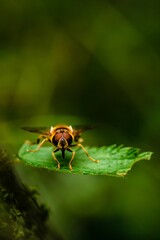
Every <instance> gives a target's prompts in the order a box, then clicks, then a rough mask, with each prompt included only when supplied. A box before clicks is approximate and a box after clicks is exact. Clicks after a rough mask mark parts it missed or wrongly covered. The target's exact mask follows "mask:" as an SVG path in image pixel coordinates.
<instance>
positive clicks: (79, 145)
mask: <svg viewBox="0 0 160 240" xmlns="http://www.w3.org/2000/svg"><path fill="white" fill-rule="evenodd" d="M76 146H77V147H81V148H82V149H83V151H84V152H85V154H86V155H87V157H88V158H89V159H90V160H91V161H92V162H99V160H96V159H94V158H92V157H91V156H90V155H89V154H88V152H87V150H86V149H85V148H84V147H83V145H82V144H81V143H78V144H77V145H76Z"/></svg>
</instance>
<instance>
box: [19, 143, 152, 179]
mask: <svg viewBox="0 0 160 240" xmlns="http://www.w3.org/2000/svg"><path fill="white" fill-rule="evenodd" d="M37 146H38V145H36V144H34V145H30V144H29V143H28V142H26V143H24V145H23V146H22V147H21V148H20V150H19V158H20V159H21V160H22V161H23V162H25V163H26V164H29V165H31V166H33V167H39V168H46V169H49V170H54V171H59V172H65V173H66V172H67V173H80V174H91V175H110V176H124V175H126V174H127V172H128V171H129V170H130V169H131V168H132V166H133V165H134V164H135V163H136V162H138V161H140V160H143V159H145V160H149V159H150V158H151V155H152V153H151V152H143V153H139V149H137V148H133V147H123V146H118V147H117V146H116V145H111V146H108V147H106V146H104V147H100V148H96V147H86V150H87V151H88V153H89V155H90V156H92V157H93V158H94V159H97V160H99V162H98V163H95V162H92V161H91V160H89V158H88V157H87V156H86V154H85V153H84V151H83V150H82V149H81V148H77V147H75V151H76V154H75V158H74V160H73V162H72V167H73V170H72V171H71V170H70V169H69V166H68V163H69V161H70V159H71V153H70V152H68V151H65V159H63V158H62V156H61V152H60V151H59V152H56V153H55V155H56V157H57V159H58V161H59V162H60V164H61V168H60V169H58V168H57V163H56V162H55V161H54V160H53V157H52V154H51V153H52V151H53V147H48V146H47V147H41V149H40V150H39V151H37V152H28V150H34V149H36V148H37ZM73 149H74V148H73Z"/></svg>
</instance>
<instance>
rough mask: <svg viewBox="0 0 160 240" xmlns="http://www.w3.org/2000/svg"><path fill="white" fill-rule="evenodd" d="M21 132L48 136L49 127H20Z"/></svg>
mask: <svg viewBox="0 0 160 240" xmlns="http://www.w3.org/2000/svg"><path fill="white" fill-rule="evenodd" d="M22 129H23V130H25V131H27V132H33V133H38V134H42V135H50V128H49V127H22Z"/></svg>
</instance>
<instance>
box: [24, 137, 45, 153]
mask: <svg viewBox="0 0 160 240" xmlns="http://www.w3.org/2000/svg"><path fill="white" fill-rule="evenodd" d="M46 141H48V138H45V139H43V141H42V142H41V143H40V144H39V145H38V147H37V149H33V150H28V152H38V151H39V149H40V148H41V147H42V145H43V144H44V143H45V142H46Z"/></svg>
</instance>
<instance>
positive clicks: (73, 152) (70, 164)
mask: <svg viewBox="0 0 160 240" xmlns="http://www.w3.org/2000/svg"><path fill="white" fill-rule="evenodd" d="M67 150H68V151H69V152H72V157H71V160H70V162H69V169H70V170H72V161H73V159H74V156H75V153H76V152H75V151H72V150H71V149H70V148H67Z"/></svg>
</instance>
